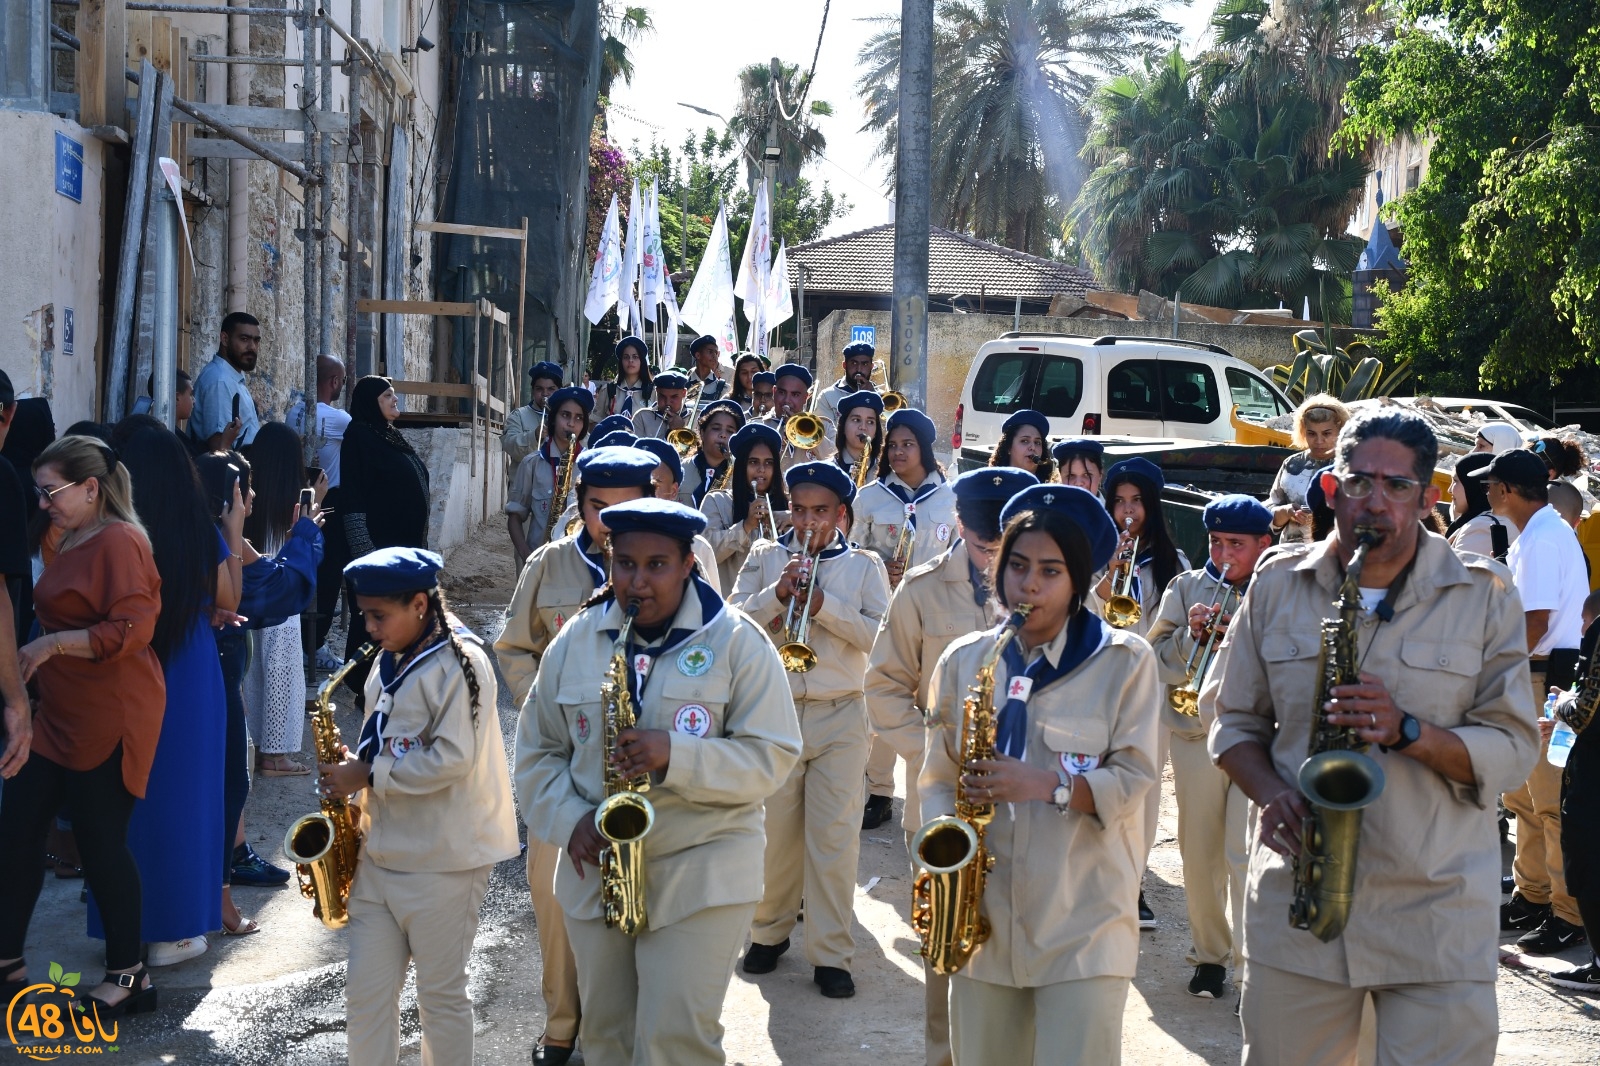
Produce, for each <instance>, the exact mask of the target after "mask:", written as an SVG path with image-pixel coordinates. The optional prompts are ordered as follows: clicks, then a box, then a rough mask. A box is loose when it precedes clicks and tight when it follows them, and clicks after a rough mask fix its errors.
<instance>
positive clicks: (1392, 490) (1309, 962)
mask: <svg viewBox="0 0 1600 1066" xmlns="http://www.w3.org/2000/svg"><path fill="white" fill-rule="evenodd" d="M1437 458H1438V443H1437V440H1436V438H1435V437H1434V434H1433V430H1432V429H1431V428H1430V427H1429V426H1428V423H1427V422H1426V421H1424V420H1423V419H1422V418H1421V417H1420V416H1418V415H1416V414H1414V413H1412V412H1409V411H1404V410H1396V409H1393V408H1386V409H1380V410H1375V411H1372V412H1362V413H1359V414H1356V415H1354V416H1352V417H1351V419H1350V421H1349V422H1347V423H1345V425H1344V428H1343V429H1342V430H1340V433H1339V437H1338V443H1337V447H1336V449H1335V453H1334V463H1333V467H1332V469H1331V470H1329V471H1324V472H1323V474H1322V475H1321V477H1319V478H1318V481H1319V482H1321V484H1322V486H1323V489H1324V492H1325V493H1326V494H1327V495H1328V497H1329V500H1330V502H1331V503H1332V506H1333V510H1334V515H1335V519H1334V521H1335V530H1334V532H1333V533H1332V534H1331V535H1330V536H1329V538H1328V539H1327V540H1325V541H1320V542H1317V543H1314V544H1312V545H1310V546H1309V547H1308V548H1306V549H1303V550H1298V551H1291V552H1283V553H1278V554H1275V555H1274V556H1273V557H1272V558H1270V559H1268V560H1267V561H1265V562H1263V563H1262V564H1261V565H1260V566H1259V568H1258V569H1257V571H1256V575H1255V578H1254V580H1252V582H1251V584H1250V594H1249V595H1248V596H1246V597H1245V601H1244V606H1243V607H1242V608H1241V609H1240V611H1239V613H1238V614H1237V615H1236V616H1235V617H1234V619H1233V623H1232V625H1231V626H1230V627H1229V630H1228V639H1227V641H1226V642H1225V643H1224V644H1223V648H1222V656H1221V658H1220V659H1219V660H1218V662H1217V665H1216V668H1215V669H1214V670H1213V671H1212V675H1211V678H1210V680H1209V681H1208V682H1207V684H1206V686H1205V688H1204V689H1202V690H1201V699H1200V704H1201V710H1202V713H1204V714H1206V715H1207V716H1210V715H1212V714H1213V713H1214V715H1215V718H1214V721H1213V724H1212V726H1211V731H1210V736H1209V738H1208V747H1209V750H1210V752H1211V757H1212V758H1213V760H1215V761H1216V763H1217V765H1218V766H1220V767H1221V768H1222V769H1223V770H1224V771H1225V772H1226V773H1227V774H1228V776H1229V777H1231V778H1232V779H1233V781H1234V782H1235V783H1236V784H1237V785H1238V786H1239V787H1240V788H1241V789H1242V790H1243V791H1244V793H1245V794H1246V795H1247V796H1249V797H1250V798H1251V800H1253V801H1254V802H1255V803H1256V804H1257V805H1258V806H1259V808H1260V814H1259V816H1258V818H1257V821H1258V824H1259V826H1260V831H1259V833H1258V835H1257V837H1256V839H1255V840H1252V841H1251V849H1250V880H1249V895H1248V897H1247V899H1246V902H1245V909H1244V921H1245V937H1244V952H1245V960H1244V977H1243V993H1244V995H1243V1003H1242V1014H1243V1026H1244V1058H1243V1062H1244V1063H1245V1066H1263V1064H1268V1066H1270V1064H1273V1063H1294V1064H1295V1066H1325V1064H1326V1066H1334V1064H1337V1066H1349V1064H1352V1063H1354V1062H1356V1060H1357V1042H1358V1033H1359V1031H1360V1030H1361V1028H1362V1013H1363V1005H1364V1004H1365V1002H1366V1001H1367V999H1368V997H1369V996H1370V997H1371V1000H1372V1008H1373V1016H1374V1017H1375V1020H1376V1030H1377V1056H1376V1061H1377V1062H1379V1063H1401V1062H1403V1063H1408V1064H1416V1066H1428V1064H1444V1063H1450V1064H1452V1066H1475V1064H1476V1066H1487V1064H1489V1063H1491V1062H1493V1061H1494V1059H1495V1044H1496V1037H1497V1029H1498V1025H1497V1020H1496V1005H1495V974H1496V971H1497V960H1496V924H1495V904H1496V902H1497V900H1498V899H1499V893H1498V892H1497V891H1496V888H1497V887H1498V875H1499V873H1500V861H1501V860H1500V844H1499V840H1498V839H1497V837H1496V834H1495V829H1494V805H1495V797H1496V795H1497V794H1498V793H1501V792H1506V791H1510V790H1512V789H1514V788H1516V787H1517V786H1518V785H1520V784H1521V783H1522V782H1523V781H1524V780H1526V779H1527V775H1528V771H1529V770H1530V768H1531V767H1532V766H1533V764H1534V762H1535V760H1536V759H1537V758H1538V757H1539V735H1538V731H1537V729H1536V728H1535V723H1534V720H1533V717H1532V716H1531V715H1530V714H1529V713H1528V708H1527V702H1526V701H1527V698H1528V697H1527V693H1528V648H1527V638H1526V631H1525V626H1524V618H1523V610H1522V602H1521V599H1520V597H1519V596H1518V595H1517V593H1516V590H1515V589H1513V588H1511V587H1510V585H1509V583H1508V581H1507V577H1506V570H1505V569H1504V568H1503V567H1501V566H1500V565H1499V564H1497V563H1495V562H1493V561H1491V560H1488V559H1483V558H1481V557H1471V558H1465V559H1464V558H1461V557H1459V556H1457V555H1456V554H1455V553H1454V552H1453V551H1451V549H1450V546H1449V544H1448V543H1447V542H1446V541H1445V540H1444V538H1442V537H1439V536H1436V535H1434V534H1432V533H1429V532H1427V531H1425V530H1423V528H1422V526H1421V519H1422V517H1423V516H1424V515H1426V514H1427V513H1428V512H1429V511H1431V510H1432V509H1433V507H1434V504H1435V503H1436V502H1437V499H1438V495H1439V490H1438V489H1436V488H1434V487H1433V485H1432V484H1431V483H1430V481H1431V478H1432V474H1433V469H1434V465H1435V463H1436V462H1437ZM1363 528H1365V529H1369V530H1371V531H1372V532H1373V533H1374V534H1375V535H1376V537H1377V541H1376V543H1375V544H1374V545H1372V546H1371V547H1370V548H1369V549H1368V550H1367V553H1366V557H1365V563H1364V565H1363V567H1362V569H1361V572H1360V574H1359V579H1358V583H1359V585H1360V590H1359V597H1360V602H1359V607H1358V610H1357V612H1356V613H1357V618H1356V620H1355V624H1354V628H1355V633H1354V634H1353V637H1352V639H1353V640H1354V641H1355V642H1356V644H1357V647H1356V648H1355V649H1354V658H1355V659H1356V661H1357V662H1358V663H1359V670H1360V675H1359V676H1360V681H1359V683H1357V684H1353V685H1343V686H1335V687H1334V688H1333V689H1332V691H1331V693H1330V695H1331V696H1332V699H1330V700H1329V701H1328V702H1327V703H1325V704H1324V705H1323V706H1322V707H1321V708H1318V707H1315V706H1313V704H1314V703H1315V701H1316V697H1317V693H1318V691H1319V689H1320V688H1321V684H1322V673H1321V669H1320V667H1319V658H1320V652H1321V648H1322V627H1323V624H1324V620H1325V619H1328V618H1330V617H1332V618H1334V619H1335V620H1336V622H1337V620H1338V619H1339V618H1340V616H1341V612H1340V610H1339V609H1338V607H1337V605H1336V601H1337V599H1338V598H1340V597H1341V586H1342V585H1343V584H1344V583H1345V580H1346V577H1347V567H1348V566H1349V563H1350V560H1351V558H1352V557H1353V555H1354V552H1355V548H1356V543H1357V541H1356V537H1357V531H1358V530H1360V529H1363ZM1340 628H1341V629H1343V626H1340ZM1342 665H1353V664H1342ZM1316 717H1325V723H1326V725H1327V726H1329V727H1332V728H1335V729H1340V730H1349V731H1351V732H1353V733H1354V736H1353V737H1352V738H1351V739H1352V740H1355V741H1357V742H1358V743H1359V744H1361V745H1363V746H1365V745H1370V747H1369V748H1368V749H1367V751H1366V755H1367V756H1368V757H1369V758H1371V759H1373V760H1375V761H1376V762H1377V764H1378V766H1379V767H1380V768H1381V770H1382V774H1383V781H1384V784H1383V787H1382V791H1381V792H1380V793H1379V794H1378V796H1377V798H1376V800H1375V801H1374V802H1372V803H1370V804H1368V805H1367V806H1366V807H1365V809H1364V810H1363V811H1362V818H1361V822H1360V828H1359V837H1358V840H1359V844H1358V845H1357V847H1358V854H1356V855H1351V856H1349V858H1350V859H1352V860H1353V861H1354V882H1353V885H1352V888H1353V892H1352V894H1351V900H1350V916H1349V921H1348V922H1347V923H1346V924H1344V926H1343V930H1342V932H1337V933H1334V934H1333V935H1332V937H1331V939H1330V940H1328V941H1327V942H1324V941H1322V940H1321V939H1319V936H1318V935H1317V934H1316V933H1313V932H1312V931H1310V930H1308V929H1303V928H1295V927H1293V926H1291V924H1290V923H1289V922H1288V921H1287V920H1286V918H1287V915H1288V912H1289V908H1290V903H1291V900H1292V899H1293V898H1294V897H1295V895H1296V892H1295V880H1296V879H1295V875H1294V872H1293V866H1294V862H1295V859H1296V857H1298V856H1299V855H1300V854H1301V833H1302V827H1303V826H1304V825H1305V823H1306V821H1307V819H1308V818H1309V817H1310V816H1311V814H1312V811H1311V808H1310V807H1309V805H1308V803H1307V800H1306V798H1305V796H1304V795H1302V793H1301V790H1300V788H1299V787H1298V786H1297V782H1298V781H1299V780H1300V768H1301V765H1302V764H1303V763H1304V762H1305V761H1306V756H1307V754H1308V752H1309V751H1310V750H1311V745H1312V742H1311V737H1312V732H1313V727H1314V725H1315V722H1314V719H1315V718H1316Z"/></svg>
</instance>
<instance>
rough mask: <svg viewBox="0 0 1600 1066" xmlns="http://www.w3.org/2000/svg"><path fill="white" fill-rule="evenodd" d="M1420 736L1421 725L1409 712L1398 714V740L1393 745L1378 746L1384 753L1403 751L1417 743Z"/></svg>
mask: <svg viewBox="0 0 1600 1066" xmlns="http://www.w3.org/2000/svg"><path fill="white" fill-rule="evenodd" d="M1420 736H1422V723H1421V722H1419V721H1417V720H1416V719H1415V718H1413V717H1412V716H1411V715H1410V713H1409V712H1406V711H1401V712H1400V739H1399V740H1396V741H1395V742H1394V743H1393V744H1379V745H1378V747H1380V748H1382V749H1383V750H1384V751H1404V750H1405V749H1406V748H1409V747H1410V746H1411V745H1413V744H1415V743H1416V742H1417V738H1418V737H1420Z"/></svg>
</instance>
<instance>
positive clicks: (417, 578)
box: [344, 548, 444, 596]
mask: <svg viewBox="0 0 1600 1066" xmlns="http://www.w3.org/2000/svg"><path fill="white" fill-rule="evenodd" d="M443 569H444V560H443V559H441V558H440V557H439V553H438V552H431V551H428V550H426V549H425V548H379V549H378V550H377V551H374V552H368V553H367V554H365V555H363V556H362V557H361V558H359V559H357V560H355V561H354V562H352V563H349V564H348V565H346V566H345V568H344V579H345V580H346V581H348V582H349V583H350V587H351V588H352V589H354V590H355V594H356V595H357V596H395V595H398V594H400V593H403V592H422V591H424V590H426V589H431V588H436V587H438V584H439V571H440V570H443Z"/></svg>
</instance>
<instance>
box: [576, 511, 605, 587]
mask: <svg viewBox="0 0 1600 1066" xmlns="http://www.w3.org/2000/svg"><path fill="white" fill-rule="evenodd" d="M577 541H578V558H579V559H581V560H583V565H584V566H586V567H587V568H588V570H589V578H590V580H592V581H593V582H594V587H595V588H596V589H599V588H600V587H601V586H602V585H604V584H605V583H606V567H605V564H604V563H603V562H597V561H596V560H595V555H596V554H597V553H596V552H595V545H594V539H593V538H592V537H590V536H589V527H588V526H584V527H583V528H582V529H580V530H578V537H577Z"/></svg>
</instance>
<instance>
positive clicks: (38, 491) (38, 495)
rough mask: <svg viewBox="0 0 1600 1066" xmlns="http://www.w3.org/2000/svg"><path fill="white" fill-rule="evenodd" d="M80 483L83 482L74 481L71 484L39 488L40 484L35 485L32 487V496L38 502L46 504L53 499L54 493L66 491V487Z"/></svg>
mask: <svg viewBox="0 0 1600 1066" xmlns="http://www.w3.org/2000/svg"><path fill="white" fill-rule="evenodd" d="M82 484H83V482H81V481H74V482H72V483H71V484H67V485H57V486H56V487H55V488H53V489H46V488H41V487H40V486H38V485H35V486H34V487H33V498H34V499H35V500H37V501H38V502H39V503H43V504H48V503H49V502H50V501H52V500H54V499H55V498H56V494H57V493H62V492H66V491H67V490H68V489H70V488H72V487H73V486H74V485H82Z"/></svg>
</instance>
